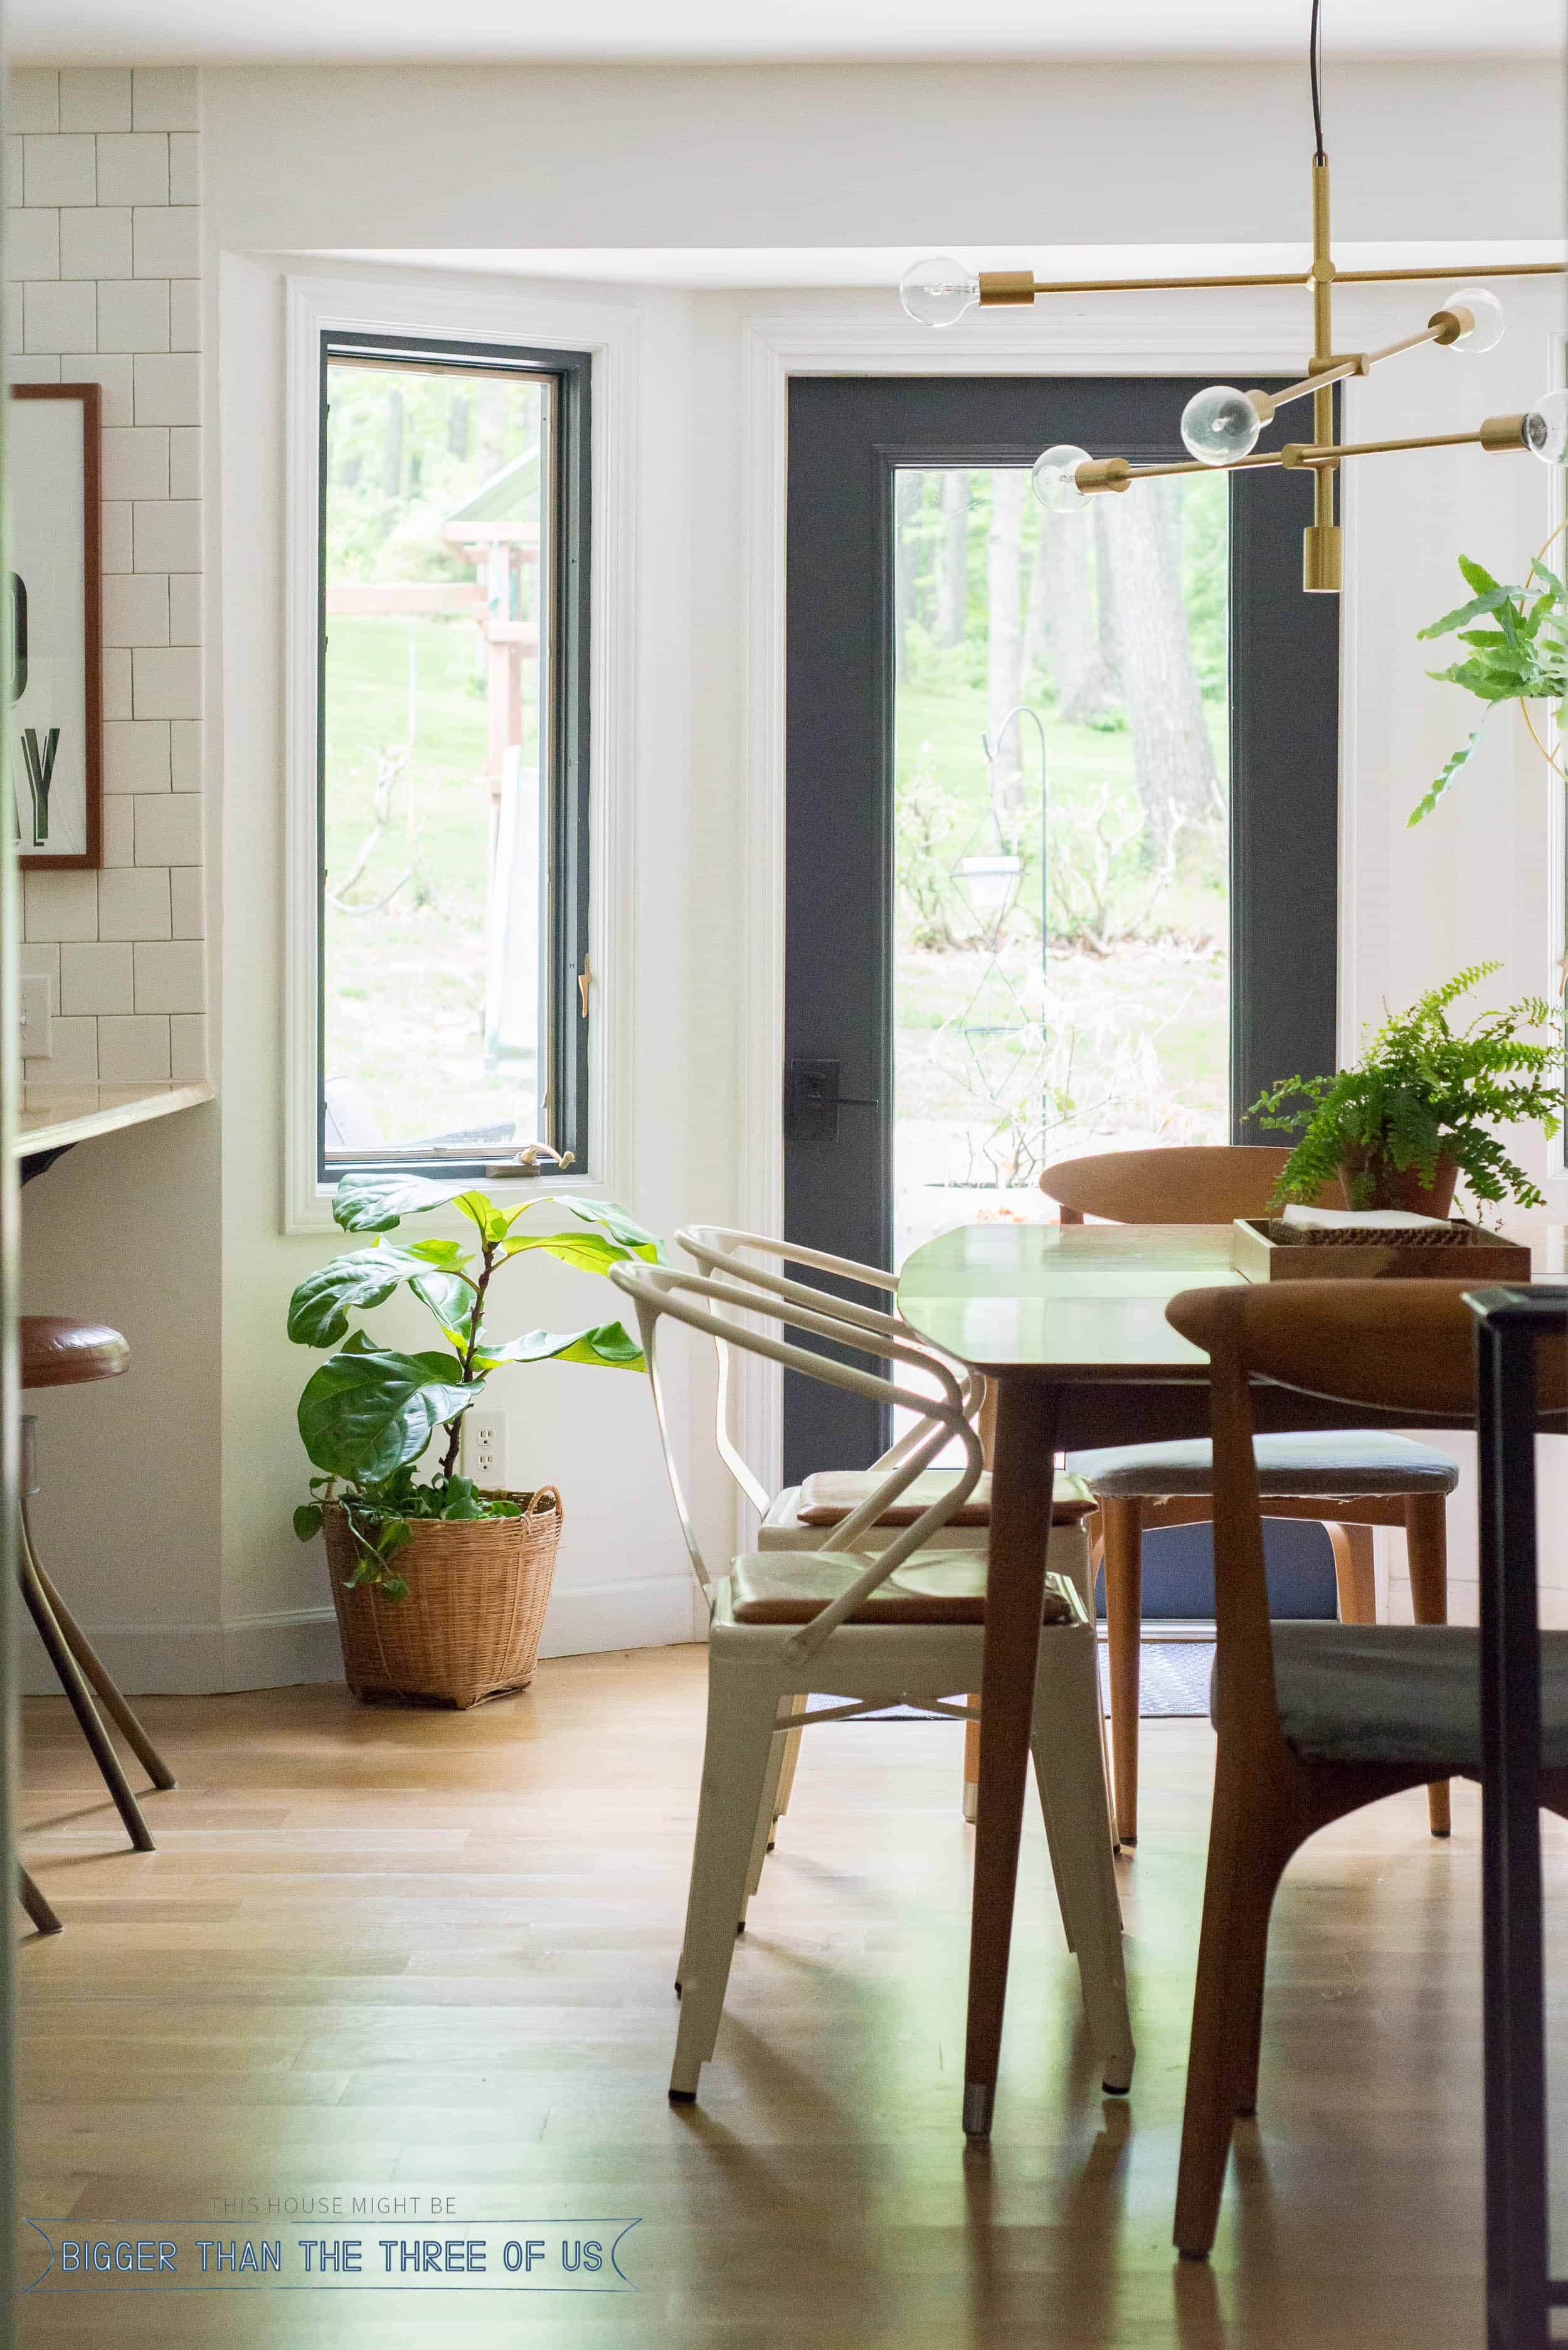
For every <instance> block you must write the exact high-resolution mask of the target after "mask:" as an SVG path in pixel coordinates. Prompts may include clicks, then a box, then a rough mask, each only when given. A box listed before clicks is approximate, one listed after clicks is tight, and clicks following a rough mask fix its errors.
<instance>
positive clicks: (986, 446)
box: [784, 376, 1339, 1478]
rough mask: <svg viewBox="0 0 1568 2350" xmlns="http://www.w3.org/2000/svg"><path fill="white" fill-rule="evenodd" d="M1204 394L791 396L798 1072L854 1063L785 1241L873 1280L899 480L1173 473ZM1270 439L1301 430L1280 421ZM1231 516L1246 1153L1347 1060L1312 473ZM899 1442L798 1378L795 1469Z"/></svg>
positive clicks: (796, 1168) (1133, 386) (791, 1385)
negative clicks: (1044, 452)
mask: <svg viewBox="0 0 1568 2350" xmlns="http://www.w3.org/2000/svg"><path fill="white" fill-rule="evenodd" d="M1200 389H1201V382H1200V380H1199V379H1196V378H1193V379H1187V378H1179V379H1173V378H1164V377H1159V378H1157V377H1147V376H1141V377H1117V378H1085V377H1070V378H1063V377H1018V376H981V377H961V378H955V377H927V376H910V377H895V378H889V377H877V378H861V377H843V376H835V377H795V378H794V379H793V380H792V381H791V384H790V393H789V494H788V557H787V613H786V623H785V694H786V754H785V770H786V822H785V859H784V862H785V891H786V912H785V952H784V963H785V977H784V1056H785V1062H786V1065H788V1064H790V1063H799V1062H801V1061H805V1060H810V1059H813V1058H820V1059H823V1060H827V1061H836V1063H837V1064H838V1067H839V1072H840V1086H841V1094H842V1097H843V1099H844V1101H845V1104H846V1107H843V1108H842V1109H841V1110H840V1112H839V1114H838V1117H837V1120H836V1125H837V1136H838V1139H837V1140H836V1142H833V1141H828V1140H826V1139H815V1140H811V1139H797V1140H790V1139H786V1140H785V1144H784V1232H785V1235H786V1236H787V1237H788V1238H789V1239H791V1240H796V1241H799V1242H800V1243H802V1244H803V1245H805V1246H812V1247H816V1248H826V1249H832V1250H836V1251H837V1252H839V1253H842V1254H844V1255H847V1256H853V1257H856V1258H858V1259H860V1260H861V1261H862V1262H865V1263H873V1264H886V1263H888V1258H889V1253H890V1250H891V1246H892V1235H891V1202H892V1181H891V1171H892V1170H891V1156H892V1124H891V1110H892V1084H891V1078H892V996H891V972H892V956H891V948H892V938H893V910H894V909H893V893H894V883H893V835H892V796H893V795H892V775H893V756H892V753H893V683H894V680H893V661H894V648H893V631H892V609H893V598H892V580H891V562H892V555H893V533H892V528H891V507H892V497H893V488H894V476H895V474H896V473H897V471H898V468H899V467H900V466H904V465H943V464H946V465H972V466H977V467H981V466H983V467H989V466H996V465H1028V464H1032V463H1033V460H1034V458H1035V457H1036V456H1037V455H1038V453H1039V452H1040V450H1041V449H1042V448H1044V447H1046V446H1047V445H1049V444H1050V443H1051V442H1056V441H1073V442H1077V443H1079V444H1080V445H1082V446H1083V447H1085V448H1086V449H1088V450H1089V452H1090V453H1091V454H1092V455H1096V456H1099V455H1106V456H1110V455H1117V454H1119V455H1125V456H1127V457H1130V458H1132V459H1133V460H1134V461H1135V462H1143V463H1158V462H1161V461H1165V460H1169V459H1171V458H1179V457H1182V456H1183V455H1185V452H1184V450H1183V449H1182V447H1181V443H1180V438H1179V419H1180V415H1181V411H1182V409H1183V407H1184V406H1185V404H1186V402H1187V400H1189V397H1190V396H1191V394H1192V393H1193V392H1194V391H1196V390H1200ZM1272 437H1273V438H1275V439H1283V438H1285V437H1287V436H1286V434H1285V432H1284V431H1283V429H1282V428H1281V427H1279V426H1276V427H1274V428H1273V432H1272ZM1261 445H1262V446H1264V447H1267V446H1269V445H1270V442H1269V440H1268V439H1265V441H1264V442H1262V444H1261ZM1127 494H1128V495H1130V496H1134V497H1136V496H1137V494H1138V493H1137V490H1136V489H1134V490H1132V491H1130V492H1128V493H1127ZM1231 500H1232V503H1231V663H1230V667H1231V1126H1232V1132H1233V1134H1234V1135H1235V1136H1236V1137H1237V1139H1240V1138H1241V1134H1242V1132H1243V1130H1244V1121H1243V1119H1242V1117H1241V1112H1242V1111H1243V1110H1244V1109H1245V1107H1246V1105H1247V1104H1248V1103H1249V1102H1251V1100H1253V1099H1254V1098H1255V1097H1256V1096H1257V1094H1258V1093H1259V1091H1260V1090H1261V1089H1262V1086H1263V1085H1264V1084H1266V1083H1267V1082H1269V1081H1270V1080H1271V1079H1272V1078H1274V1077H1276V1076H1285V1075H1289V1074H1291V1073H1293V1072H1294V1071H1297V1070H1299V1071H1301V1072H1302V1073H1303V1075H1309V1074H1314V1073H1316V1072H1321V1071H1326V1070H1330V1069H1332V1068H1333V1067H1334V1046H1335V1012H1336V962H1337V900H1338V874H1337V841H1338V796H1339V787H1338V666H1339V599H1338V598H1337V597H1324V596H1306V595H1304V594H1303V591H1302V586H1301V554H1300V547H1301V528H1302V525H1303V522H1304V521H1310V519H1311V504H1312V486H1311V484H1310V482H1309V481H1307V480H1306V479H1304V478H1303V479H1301V480H1299V481H1298V480H1296V479H1294V478H1293V477H1291V476H1288V475H1284V474H1282V473H1277V472H1270V473H1241V474H1237V475H1233V476H1232V477H1231ZM849 1105H854V1106H853V1107H851V1106H849ZM809 1122H810V1121H809V1120H807V1121H806V1123H807V1124H808V1125H809ZM798 1123H799V1122H798V1121H797V1125H798ZM880 1441H881V1433H880V1428H879V1424H878V1420H877V1414H876V1412H875V1410H874V1409H873V1408H872V1407H869V1406H867V1407H865V1408H864V1409H862V1408H861V1407H859V1406H857V1405H855V1404H853V1403H852V1402H851V1401H850V1400H849V1399H846V1398H841V1397H833V1396H830V1395H829V1393H828V1391H827V1390H826V1389H824V1388H815V1387H808V1386H807V1385H806V1383H805V1382H804V1381H796V1380H789V1381H786V1393H785V1411H784V1469H785V1475H786V1477H790V1478H793V1477H794V1475H796V1474H797V1473H799V1472H801V1471H804V1470H805V1469H809V1468H826V1467H829V1466H845V1465H859V1464H860V1463H862V1462H863V1461H866V1460H868V1459H870V1458H871V1457H872V1456H873V1454H874V1453H875V1451H877V1449H878V1447H879V1444H880Z"/></svg>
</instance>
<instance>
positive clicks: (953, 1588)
mask: <svg viewBox="0 0 1568 2350" xmlns="http://www.w3.org/2000/svg"><path fill="white" fill-rule="evenodd" d="M865 1571H866V1561H865V1559H864V1558H861V1557H858V1556H857V1555H855V1554H854V1553H852V1552H848V1551H820V1550H797V1551H776V1550H764V1551H753V1552H752V1553H750V1554H749V1555H747V1556H746V1557H744V1558H738V1559H737V1560H736V1561H735V1563H734V1565H733V1566H732V1568H731V1570H730V1608H731V1613H732V1616H733V1617H734V1619H735V1621H736V1623H737V1624H809V1623H810V1621H811V1619H812V1617H814V1616H815V1615H816V1614H817V1613H818V1612H819V1611H820V1610H821V1609H822V1608H824V1607H827V1606H828V1605H829V1604H830V1603H831V1602H832V1601H833V1600H835V1599H836V1598H837V1597H838V1595H839V1593H840V1592H841V1591H846V1590H847V1589H848V1587H849V1586H850V1585H851V1584H852V1583H853V1582H854V1581H855V1580H856V1578H857V1575H863V1574H864V1573H865ZM1082 1617H1083V1603H1082V1602H1081V1601H1080V1599H1079V1598H1078V1596H1077V1593H1076V1592H1075V1590H1074V1589H1073V1586H1072V1585H1071V1584H1070V1583H1069V1582H1068V1581H1067V1579H1066V1577H1065V1576H1064V1575H1046V1577H1045V1606H1044V1611H1043V1615H1042V1619H1041V1620H1042V1621H1043V1622H1044V1623H1046V1624H1064V1623H1076V1622H1078V1621H1080V1620H1081V1619H1082ZM849 1621H850V1622H851V1623H852V1624H983V1623H984V1621H985V1561H984V1559H983V1558H982V1557H981V1555H980V1554H979V1553H978V1552H977V1551H932V1550H922V1551H919V1552H918V1553H917V1554H916V1555H915V1557H914V1558H912V1559H909V1560H908V1561H907V1562H906V1563H905V1565H902V1566H896V1567H895V1568H894V1569H893V1572H892V1574H891V1575H889V1576H888V1580H887V1581H886V1583H884V1584H883V1585H882V1586H881V1588H880V1589H879V1590H877V1591H874V1592H873V1593H872V1594H871V1596H870V1597H869V1598H867V1599H864V1600H862V1602H861V1604H860V1606H859V1607H857V1609H856V1611H855V1613H854V1615H853V1616H852V1617H850V1618H849Z"/></svg>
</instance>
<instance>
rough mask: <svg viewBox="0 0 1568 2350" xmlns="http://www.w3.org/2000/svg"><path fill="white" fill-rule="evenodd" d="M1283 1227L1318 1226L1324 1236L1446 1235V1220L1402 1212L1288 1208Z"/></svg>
mask: <svg viewBox="0 0 1568 2350" xmlns="http://www.w3.org/2000/svg"><path fill="white" fill-rule="evenodd" d="M1281 1222H1282V1223H1287V1224H1305V1225H1315V1226H1316V1227H1317V1228H1318V1229H1319V1230H1321V1231H1324V1232H1447V1230H1448V1228H1449V1225H1448V1218H1447V1217H1446V1216H1412V1215H1408V1214H1407V1212H1406V1211H1405V1210H1404V1209H1403V1208H1296V1207H1292V1208H1287V1209H1286V1210H1285V1211H1284V1214H1283V1216H1282V1218H1281Z"/></svg>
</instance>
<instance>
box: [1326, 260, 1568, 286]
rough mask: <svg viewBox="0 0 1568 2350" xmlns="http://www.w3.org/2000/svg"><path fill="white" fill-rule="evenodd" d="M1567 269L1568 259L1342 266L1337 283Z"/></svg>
mask: <svg viewBox="0 0 1568 2350" xmlns="http://www.w3.org/2000/svg"><path fill="white" fill-rule="evenodd" d="M1564 272H1568V261H1496V262H1493V263H1491V264H1490V266H1487V267H1484V268H1483V267H1482V266H1480V265H1479V264H1477V265H1474V266H1472V265H1470V264H1469V262H1461V263H1458V264H1455V265H1452V266H1450V267H1447V268H1441V269H1342V270H1340V271H1339V273H1338V275H1337V276H1336V277H1335V279H1334V284H1335V285H1336V286H1417V285H1419V284H1420V283H1421V282H1422V281H1423V279H1426V278H1428V277H1446V278H1448V279H1449V281H1450V283H1451V282H1452V280H1453V279H1454V278H1456V277H1466V278H1469V280H1471V282H1472V283H1473V282H1474V281H1475V280H1476V279H1477V278H1480V277H1561V276H1563V274H1564Z"/></svg>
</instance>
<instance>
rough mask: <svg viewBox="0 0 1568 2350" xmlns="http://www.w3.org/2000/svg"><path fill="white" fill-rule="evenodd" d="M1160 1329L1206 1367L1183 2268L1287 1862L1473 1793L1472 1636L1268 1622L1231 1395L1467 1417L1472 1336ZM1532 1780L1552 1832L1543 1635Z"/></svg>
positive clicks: (1544, 1358)
mask: <svg viewBox="0 0 1568 2350" xmlns="http://www.w3.org/2000/svg"><path fill="white" fill-rule="evenodd" d="M1166 1318H1167V1319H1168V1321H1169V1322H1170V1323H1171V1324H1172V1325H1173V1326H1175V1328H1177V1329H1178V1330H1179V1331H1180V1332H1181V1335H1182V1336H1183V1337H1185V1338H1189V1339H1191V1341H1192V1343H1193V1344H1194V1346H1197V1347H1202V1348H1203V1350H1204V1352H1205V1353H1206V1354H1207V1355H1208V1357H1209V1358H1210V1366H1211V1371H1210V1378H1211V1383H1212V1399H1213V1429H1214V1598H1215V1624H1216V1630H1217V1633H1218V1650H1217V1657H1216V1668H1215V1677H1214V1695H1213V1701H1212V1704H1213V1715H1214V1724H1215V1729H1216V1731H1217V1733H1218V1744H1217V1752H1216V1758H1215V1775H1214V1809H1213V1816H1212V1823H1211V1825H1210V1838H1209V1866H1208V1876H1207V1880H1206V1883H1205V1886H1204V1894H1203V1925H1202V1931H1201V1936H1200V1939H1199V1954H1198V1982H1197V1990H1196V1992H1195V1995H1194V1999H1193V2009H1192V2039H1191V2046H1190V2051H1189V2059H1188V2070H1187V2104H1186V2112H1185V2116H1184V2120H1183V2124H1182V2137H1181V2168H1180V2176H1179V2182H1178V2187H1177V2202H1176V2242H1177V2244H1178V2246H1179V2249H1180V2251H1183V2252H1184V2253H1187V2254H1189V2256H1192V2257H1201V2256H1202V2255H1204V2254H1206V2253H1207V2252H1208V2251H1209V2249H1210V2246H1211V2244H1212V2243H1213V2241H1214V2231H1215V2226H1216V2222H1217V2220H1218V2216H1219V2210H1220V2193H1221V2189H1222V2188H1223V2184H1224V2177H1225V2164H1226V2158H1227V2155H1228V2152H1229V2149H1230V2145H1231V2136H1232V2132H1233V2129H1234V2125H1235V2120H1236V2116H1237V2115H1238V2114H1251V2113H1252V2112H1253V2111H1254V2110H1255V2108H1256V2106H1257V2101H1258V2058H1259V2047H1260V2041H1261V2034H1262V2012H1263V1974H1264V1966H1265V1960H1266V1956H1267V1949H1268V1932H1269V1912H1270V1908H1271V1906H1272V1901H1273V1898H1274V1891H1275V1888H1276V1887H1277V1885H1278V1883H1279V1880H1280V1877H1281V1876H1282V1873H1283V1871H1284V1867H1285V1865H1286V1863H1287V1862H1288V1861H1289V1859H1290V1857H1291V1855H1292V1854H1293V1852H1295V1851H1296V1850H1297V1849H1298V1848H1299V1847H1300V1846H1302V1845H1303V1844H1304V1843H1305V1841H1306V1839H1307V1838H1308V1836H1310V1835H1314V1834H1315V1832H1316V1831H1317V1830H1318V1829H1319V1828H1321V1827H1326V1826H1327V1825H1329V1823H1330V1822H1331V1821H1333V1820H1336V1819H1341V1818H1343V1817H1344V1816H1345V1814H1346V1813H1348V1812H1354V1811H1357V1810H1359V1809H1360V1807H1361V1806H1362V1805H1363V1804H1371V1803H1376V1802H1377V1801H1379V1800H1380V1798H1381V1797H1383V1796H1385V1795H1391V1794H1397V1792H1398V1791H1399V1790H1400V1789H1402V1788H1407V1787H1414V1786H1420V1785H1422V1784H1427V1785H1430V1784H1431V1783H1434V1782H1435V1781H1436V1780H1438V1779H1439V1778H1442V1777H1445V1776H1446V1775H1448V1774H1449V1773H1455V1774H1459V1775H1462V1776H1465V1777H1468V1778H1479V1777H1480V1758H1481V1747H1480V1650H1479V1645H1478V1642H1479V1636H1478V1634H1477V1633H1475V1632H1474V1631H1472V1630H1469V1629H1468V1628H1465V1627H1459V1626H1457V1625H1455V1626H1450V1625H1428V1624H1400V1625H1393V1624H1384V1625H1357V1624H1330V1623H1272V1622H1271V1620H1270V1617H1269V1595H1268V1585H1267V1580H1266V1577H1265V1575H1264V1567H1263V1544H1262V1513H1263V1512H1264V1511H1265V1510H1266V1509H1267V1508H1268V1507H1269V1502H1268V1499H1267V1497H1266V1496H1265V1495H1263V1494H1262V1492H1261V1488H1260V1479H1259V1474H1258V1468H1257V1458H1256V1446H1257V1440H1256V1439H1255V1437H1254V1432H1253V1420H1252V1399H1251V1387H1250V1384H1249V1382H1250V1381H1251V1379H1254V1378H1265V1379H1269V1380H1272V1381H1274V1382H1276V1383H1277V1384H1279V1385H1281V1386H1283V1387H1287V1388H1297V1389H1299V1390H1301V1391H1302V1392H1303V1393H1305V1394H1308V1395H1314V1396H1324V1397H1331V1398H1333V1399H1335V1400H1336V1401H1339V1402H1343V1403H1351V1404H1360V1405H1365V1406H1368V1407H1379V1408H1383V1409H1394V1410H1398V1411H1401V1412H1414V1413H1417V1414H1426V1413H1428V1412H1429V1413H1431V1414H1432V1415H1433V1416H1434V1417H1436V1416H1438V1414H1448V1413H1456V1414H1457V1413H1464V1414H1469V1413H1471V1412H1473V1410H1474V1408H1475V1367H1474V1364H1475V1353H1474V1350H1475V1322H1474V1317H1473V1315H1471V1314H1470V1312H1469V1309H1468V1307H1467V1306H1466V1305H1465V1302H1464V1295H1463V1292H1462V1290H1461V1288H1460V1285H1459V1283H1458V1282H1452V1283H1450V1282H1428V1281H1324V1282H1311V1283H1294V1282H1293V1283H1291V1284H1288V1285H1286V1286H1282V1287H1280V1288H1270V1287H1267V1286H1265V1285H1260V1286H1258V1287H1256V1288H1243V1287H1234V1288H1227V1289H1195V1290H1187V1291H1184V1292H1183V1293H1182V1294H1181V1295H1179V1296H1178V1297H1174V1298H1173V1299H1172V1300H1171V1302H1170V1304H1169V1305H1168V1307H1167V1309H1166ZM1540 1379H1541V1388H1542V1393H1543V1394H1546V1393H1551V1392H1552V1383H1553V1382H1554V1383H1555V1391H1556V1392H1558V1393H1561V1392H1562V1391H1563V1385H1564V1381H1565V1379H1568V1341H1564V1340H1563V1339H1561V1338H1557V1339H1543V1340H1542V1342H1541V1359H1540ZM1542 1766H1543V1770H1544V1773H1545V1774H1546V1775H1544V1776H1543V1777H1542V1800H1543V1802H1544V1803H1545V1804H1547V1805H1548V1806H1549V1807H1550V1808H1551V1809H1552V1811H1556V1812H1562V1813H1564V1814H1568V1632H1546V1633H1543V1634H1542ZM1416 2054H1417V2052H1415V2051H1412V2060H1413V2061H1414V2060H1415V2057H1416Z"/></svg>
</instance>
